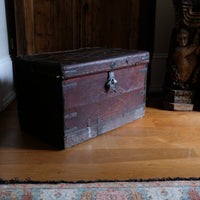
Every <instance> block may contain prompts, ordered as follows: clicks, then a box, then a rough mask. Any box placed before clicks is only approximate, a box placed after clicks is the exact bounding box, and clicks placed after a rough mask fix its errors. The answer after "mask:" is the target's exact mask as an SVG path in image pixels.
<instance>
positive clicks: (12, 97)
mask: <svg viewBox="0 0 200 200" xmlns="http://www.w3.org/2000/svg"><path fill="white" fill-rule="evenodd" d="M15 98H16V93H15V92H14V91H11V92H10V93H9V94H8V95H7V96H6V97H4V98H3V101H2V104H1V105H0V112H1V111H3V110H5V109H6V108H7V106H8V105H9V104H10V103H11V102H13V101H14V100H15Z"/></svg>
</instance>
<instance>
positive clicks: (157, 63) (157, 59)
mask: <svg viewBox="0 0 200 200" xmlns="http://www.w3.org/2000/svg"><path fill="white" fill-rule="evenodd" d="M167 57H168V54H167V53H155V54H154V55H153V56H152V60H151V80H150V87H149V92H162V90H163V83H164V78H165V73H166V67H167Z"/></svg>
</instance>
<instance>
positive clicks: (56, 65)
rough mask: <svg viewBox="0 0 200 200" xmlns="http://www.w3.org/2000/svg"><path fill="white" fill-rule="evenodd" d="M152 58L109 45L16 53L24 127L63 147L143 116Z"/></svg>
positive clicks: (20, 116) (17, 84)
mask: <svg viewBox="0 0 200 200" xmlns="http://www.w3.org/2000/svg"><path fill="white" fill-rule="evenodd" d="M148 62H149V53H148V52H146V51H137V50H124V49H105V48H83V49H77V50H71V51H62V52H52V53H40V54H34V55H27V56H22V57H17V59H16V66H15V71H16V86H17V100H18V112H19V121H20V126H21V129H22V130H24V131H28V132H31V133H33V134H34V135H39V136H41V137H42V138H44V139H45V141H48V142H50V143H52V144H53V145H55V146H56V147H58V148H60V149H65V148H69V147H71V146H74V145H77V144H79V143H81V142H83V141H86V140H88V139H90V138H94V137H96V136H98V135H101V134H103V133H105V132H107V131H110V130H112V129H115V128H117V127H120V126H122V125H124V124H126V123H129V122H132V121H134V120H136V119H138V118H141V117H143V116H144V114H145V97H146V75H147V65H148Z"/></svg>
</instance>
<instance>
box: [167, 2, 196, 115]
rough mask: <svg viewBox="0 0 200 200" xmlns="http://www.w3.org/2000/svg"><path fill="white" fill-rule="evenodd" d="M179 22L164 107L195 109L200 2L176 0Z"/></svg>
mask: <svg viewBox="0 0 200 200" xmlns="http://www.w3.org/2000/svg"><path fill="white" fill-rule="evenodd" d="M173 3H174V8H175V14H176V26H175V28H174V30H173V31H172V35H171V42H170V48H169V54H168V62H167V72H166V77H165V82H164V107H165V108H166V109H170V110H182V111H186V110H193V109H194V95H195V92H196V91H197V90H198V87H197V86H198V85H199V83H198V82H199V72H200V56H199V55H200V45H199V44H200V43H199V34H200V2H199V1H198V0H173Z"/></svg>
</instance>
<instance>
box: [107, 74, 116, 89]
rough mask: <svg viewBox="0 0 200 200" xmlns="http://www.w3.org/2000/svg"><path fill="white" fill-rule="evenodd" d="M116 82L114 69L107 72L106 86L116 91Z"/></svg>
mask: <svg viewBox="0 0 200 200" xmlns="http://www.w3.org/2000/svg"><path fill="white" fill-rule="evenodd" d="M116 84H117V80H116V79H115V73H114V71H110V72H109V74H108V81H107V82H106V88H108V89H109V88H111V89H112V90H113V91H114V92H116V89H115V87H116Z"/></svg>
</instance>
